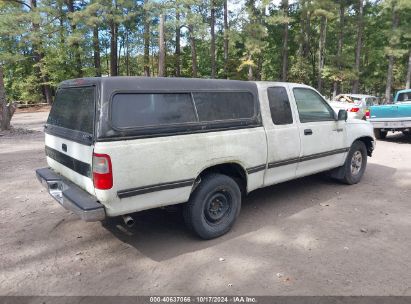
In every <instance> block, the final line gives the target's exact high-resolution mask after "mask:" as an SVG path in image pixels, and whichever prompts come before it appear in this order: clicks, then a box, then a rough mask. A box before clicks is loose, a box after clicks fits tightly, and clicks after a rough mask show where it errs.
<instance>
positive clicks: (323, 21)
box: [317, 16, 327, 92]
mask: <svg viewBox="0 0 411 304" xmlns="http://www.w3.org/2000/svg"><path fill="white" fill-rule="evenodd" d="M326 34H327V18H326V17H325V16H322V17H321V24H320V40H319V44H318V85H317V90H318V91H319V92H321V91H322V89H323V78H322V71H323V68H324V61H325V41H326Z"/></svg>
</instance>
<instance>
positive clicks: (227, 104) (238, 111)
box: [193, 92, 256, 122]
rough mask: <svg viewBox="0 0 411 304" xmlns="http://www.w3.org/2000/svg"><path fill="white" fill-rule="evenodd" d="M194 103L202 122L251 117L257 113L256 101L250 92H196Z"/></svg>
mask: <svg viewBox="0 0 411 304" xmlns="http://www.w3.org/2000/svg"><path fill="white" fill-rule="evenodd" d="M193 97H194V103H195V105H196V108H197V113H198V118H199V120H200V121H201V122H206V121H219V120H232V119H250V118H252V117H254V115H255V109H256V107H255V101H254V97H253V95H252V94H251V93H248V92H195V93H193Z"/></svg>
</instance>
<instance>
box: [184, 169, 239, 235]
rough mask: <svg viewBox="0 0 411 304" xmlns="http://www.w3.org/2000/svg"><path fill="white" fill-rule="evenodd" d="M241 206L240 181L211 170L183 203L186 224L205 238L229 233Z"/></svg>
mask: <svg viewBox="0 0 411 304" xmlns="http://www.w3.org/2000/svg"><path fill="white" fill-rule="evenodd" d="M240 209H241V191H240V188H239V186H238V184H237V183H236V182H235V181H234V180H233V179H232V178H230V177H229V176H226V175H223V174H216V173H212V174H208V175H206V176H204V177H203V178H202V179H201V183H200V184H199V185H198V186H197V188H196V189H195V190H194V192H193V193H192V194H191V197H190V200H189V201H188V202H187V203H186V204H185V206H184V220H185V222H186V224H187V226H188V227H189V228H190V229H191V230H193V231H194V232H195V233H196V234H197V235H198V236H200V237H201V238H203V239H212V238H216V237H219V236H221V235H223V234H225V233H227V232H228V231H229V230H230V229H231V227H232V226H233V224H234V222H235V220H236V218H237V216H238V214H239V213H240Z"/></svg>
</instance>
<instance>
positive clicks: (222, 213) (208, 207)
mask: <svg viewBox="0 0 411 304" xmlns="http://www.w3.org/2000/svg"><path fill="white" fill-rule="evenodd" d="M231 206H232V197H231V195H230V194H229V193H228V192H227V191H225V190H218V191H215V192H214V193H213V194H212V195H210V196H209V198H208V199H207V201H206V204H205V206H204V215H205V219H206V220H207V222H209V223H210V224H218V223H219V222H221V220H222V219H223V218H224V217H226V216H227V215H228V214H229V213H230V210H231Z"/></svg>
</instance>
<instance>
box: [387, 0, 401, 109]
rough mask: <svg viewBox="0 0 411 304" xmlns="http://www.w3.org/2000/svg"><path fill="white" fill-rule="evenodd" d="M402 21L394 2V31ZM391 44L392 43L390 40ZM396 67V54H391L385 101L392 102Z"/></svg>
mask: <svg viewBox="0 0 411 304" xmlns="http://www.w3.org/2000/svg"><path fill="white" fill-rule="evenodd" d="M399 22H400V17H399V15H398V11H397V9H396V7H395V3H394V2H393V4H392V32H395V30H396V29H397V27H398V23H399ZM390 46H392V43H391V42H390ZM393 69H394V56H393V55H392V54H390V55H389V56H388V69H387V86H386V88H385V102H386V103H391V87H392V71H393Z"/></svg>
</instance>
